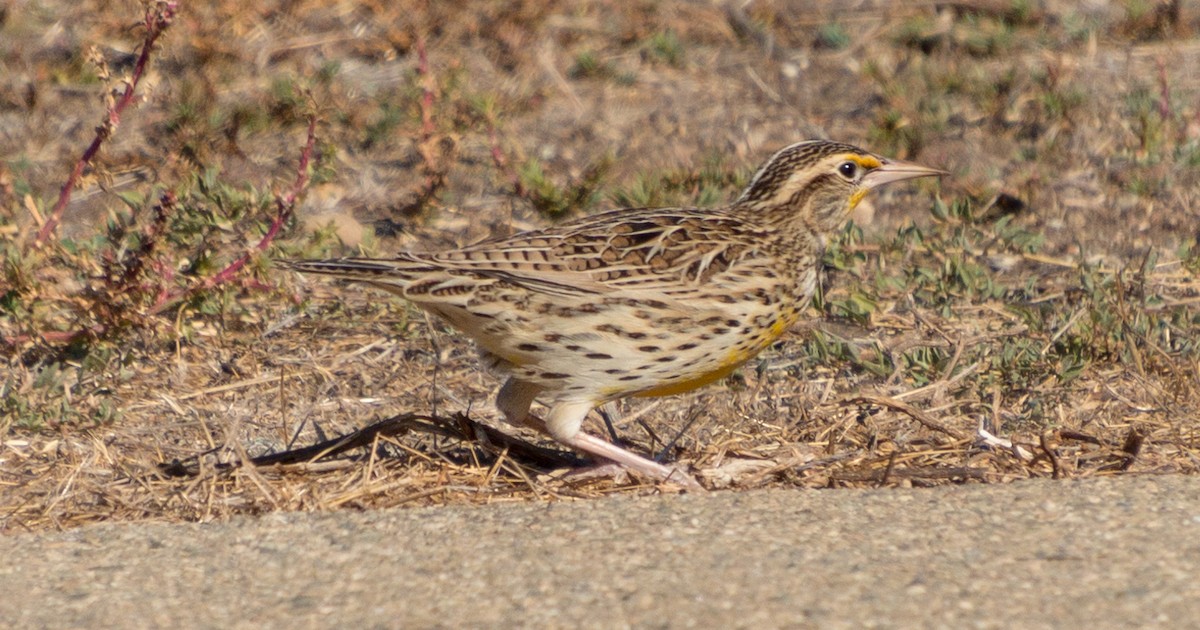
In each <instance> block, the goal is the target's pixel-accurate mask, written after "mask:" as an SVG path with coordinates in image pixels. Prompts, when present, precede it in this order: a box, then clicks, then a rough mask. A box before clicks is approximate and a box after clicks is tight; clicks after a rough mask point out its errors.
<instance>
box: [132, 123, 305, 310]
mask: <svg viewBox="0 0 1200 630" xmlns="http://www.w3.org/2000/svg"><path fill="white" fill-rule="evenodd" d="M316 143H317V117H316V116H315V115H314V116H310V117H309V119H308V140H307V141H306V142H305V144H304V150H303V151H301V152H300V163H299V164H298V165H297V166H296V181H294V182H293V183H292V187H291V189H290V190H288V192H287V194H285V195H282V196H278V195H277V196H276V197H275V206H276V208H278V212H277V213H276V214H275V219H274V220H272V221H271V226H270V227H268V228H267V233H266V234H263V237H262V238H261V239H259V241H258V244H256V245H255V246H254V248H253V249H251V250H250V251H248V252H246V253H245V254H242V255H241V256H239V257H238V258H237V260H234V261H233V262H231V263H229V264H228V265H227V266H226V267H225V268H224V269H222V270H221V271H219V272H217V273H216V274H213V275H212V276H209V277H208V278H206V279H205V280H204V281H203V282H201V283H200V284H198V285H196V286H195V287H193V288H192V289H189V290H188V291H187V292H188V293H190V292H194V291H198V290H201V289H211V288H212V287H215V286H217V285H219V284H223V283H225V282H228V281H229V279H230V278H232V277H233V276H234V274H236V273H237V272H238V271H240V270H241V268H242V267H244V266H246V263H247V262H249V261H250V256H251V255H252V254H254V252H256V251H258V252H261V251H263V250H265V249H266V248H267V247H268V246H270V244H271V243H272V242H273V241H274V240H275V237H276V236H277V235H278V234H279V230H281V229H283V226H284V225H285V224H286V223H287V222H288V219H290V218H292V214H293V213H294V212H295V210H296V200H297V198H299V197H300V193H302V192H304V189H305V188H306V187H307V186H308V163H309V161H310V160H311V159H312V153H313V148H314V147H315V146H316ZM182 293H183V292H178V293H176V294H175V295H173V296H170V297H171V298H174V297H177V296H178V295H180V294H182ZM164 307H165V306H164ZM159 310H161V309H160V308H158V307H157V306H156V307H155V308H154V309H151V311H150V312H151V313H157V312H159Z"/></svg>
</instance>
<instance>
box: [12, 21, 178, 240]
mask: <svg viewBox="0 0 1200 630" xmlns="http://www.w3.org/2000/svg"><path fill="white" fill-rule="evenodd" d="M177 8H178V3H176V2H156V3H155V4H154V5H153V6H152V7H150V8H148V9H146V19H145V22H146V37H145V39H144V40H142V52H141V54H139V55H138V59H137V63H136V64H134V66H133V75H132V76H131V77H130V79H129V81H126V82H125V91H124V92H122V93H121V96H120V98H118V99H117V100H116V102H114V103H113V104H112V105H110V106H109V108H108V115H107V116H106V117H105V119H104V122H103V123H102V124H101V125H100V126H99V127H97V128H96V137H95V138H93V139H92V143H91V144H90V145H88V148H87V150H85V151H84V152H83V155H82V156H80V158H79V161H78V162H76V163H75V168H74V169H72V170H71V174H70V176H68V177H67V181H66V183H64V184H63V187H62V190H61V191H59V193H58V202H56V203H55V204H54V208H53V209H52V210H51V212H50V218H48V219H47V220H46V223H45V224H43V225H42V228H41V229H40V230H38V233H37V237H36V238H35V239H34V241H33V246H34V247H40V246H41V245H42V244H43V243H45V242H46V240H47V239H49V238H50V236H51V235H52V234H54V230H55V229H57V228H58V224H59V223H61V222H62V216H63V212H64V211H65V210H66V209H67V203H68V202H70V201H71V193H72V192H73V191H74V190H75V186H76V185H78V184H79V178H80V177H82V176H83V170H84V169H85V168H87V166H88V164H91V162H92V160H93V159H94V158H95V157H96V153H98V152H99V151H100V145H102V144H104V141H105V140H107V139H109V138H110V137H112V134H113V132H114V131H116V129H117V125H118V124H120V122H121V113H122V112H124V111H125V108H126V107H128V106H129V104H130V103H132V102H133V95H134V92H135V91H136V90H137V86H138V83H139V82H140V81H141V80H142V75H143V74H145V72H146V65H147V64H148V63H149V61H150V52H151V50H153V48H154V42H156V41H158V38H159V36H161V35H162V34H163V32H164V31H166V30H167V27H168V26H170V25H171V22H172V20H174V19H175V11H176V9H177Z"/></svg>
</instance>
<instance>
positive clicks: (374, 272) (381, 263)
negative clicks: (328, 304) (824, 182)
mask: <svg viewBox="0 0 1200 630" xmlns="http://www.w3.org/2000/svg"><path fill="white" fill-rule="evenodd" d="M275 264H277V265H279V266H281V267H283V268H284V269H290V270H292V271H298V272H300V273H311V274H320V275H324V276H333V277H335V278H342V279H345V280H358V281H361V282H386V283H388V284H393V285H400V286H403V285H404V284H406V283H408V282H412V281H413V280H414V279H415V278H416V277H418V276H420V275H422V274H426V273H429V272H430V271H432V270H434V269H435V268H434V267H431V266H430V265H429V264H428V263H423V262H420V261H417V260H406V259H403V258H395V259H382V258H330V259H326V260H277V261H275Z"/></svg>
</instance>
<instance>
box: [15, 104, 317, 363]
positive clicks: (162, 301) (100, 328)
mask: <svg viewBox="0 0 1200 630" xmlns="http://www.w3.org/2000/svg"><path fill="white" fill-rule="evenodd" d="M316 141H317V118H316V116H312V117H310V118H309V120H308V140H307V142H306V143H305V145H304V150H303V151H301V153H300V163H299V164H298V165H297V166H296V180H295V182H293V183H292V187H291V189H289V190H288V192H287V194H284V195H280V196H276V197H275V205H276V207H277V208H278V213H277V214H276V215H275V219H274V220H272V221H271V226H270V227H269V228H267V233H266V234H264V235H263V237H262V238H261V239H259V241H258V243H257V244H256V245H255V246H254V247H253V248H252V249H251V250H250V251H249V252H246V253H245V254H242V255H241V256H239V257H238V258H237V260H234V261H233V262H231V263H229V265H227V266H226V267H225V268H224V269H222V270H221V271H219V272H217V273H216V274H214V275H212V276H209V277H208V278H205V279H204V280H203V281H202V282H199V283H197V284H195V285H193V286H192V287H190V288H187V289H178V290H174V291H166V290H163V291H160V292H159V295H158V299H156V300H155V302H154V305H153V306H151V307H150V310H149V311H148V313H149V314H150V315H156V314H158V313H161V312H163V311H165V310H166V309H168V308H170V307H172V306H174V305H175V304H177V303H178V302H179V300H180V299H181V298H183V297H184V296H185V295H189V294H191V293H195V292H196V291H200V290H204V289H210V288H212V287H215V286H217V285H219V284H223V283H225V282H228V281H229V280H230V279H231V278H233V277H234V275H235V274H237V272H238V271H240V270H241V269H242V267H245V266H246V263H247V262H249V260H250V256H251V255H252V254H253V253H254V252H256V251H263V250H265V249H266V248H267V247H268V246H269V245H270V244H271V242H272V241H274V240H275V237H276V236H278V234H279V231H280V230H281V229H283V226H284V225H285V224H286V223H287V221H288V219H290V218H291V217H292V214H293V213H294V212H295V209H296V200H297V199H298V198H299V197H300V193H302V192H304V189H305V188H306V187H307V186H308V179H309V175H308V163H309V162H310V161H311V159H312V154H313V149H314V148H315V147H316ZM106 332H108V327H107V326H105V325H104V324H96V325H95V326H89V327H87V328H83V329H80V330H74V331H50V332H45V333H42V334H41V335H40V337H41V338H42V339H43V340H44V341H48V342H52V343H71V342H74V341H77V340H79V339H82V338H84V337H88V336H93V337H99V336H101V335H103V334H104V333H106ZM30 337H31V335H18V336H15V337H10V338H5V337H2V336H0V342H2V343H5V344H8V345H9V346H10V347H16V346H17V344H19V343H23V342H25V341H28V340H29V339H30Z"/></svg>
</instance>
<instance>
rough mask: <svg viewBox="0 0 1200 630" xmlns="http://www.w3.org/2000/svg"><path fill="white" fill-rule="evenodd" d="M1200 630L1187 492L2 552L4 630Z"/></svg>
mask: <svg viewBox="0 0 1200 630" xmlns="http://www.w3.org/2000/svg"><path fill="white" fill-rule="evenodd" d="M334 624H337V625H339V626H342V627H364V626H365V627H405V628H417V627H461V626H465V625H471V626H484V625H486V626H512V625H520V626H535V627H589V628H591V627H602V628H620V627H650V628H657V627H704V628H712V627H779V626H788V627H821V628H838V627H845V628H862V627H896V628H900V627H909V628H912V627H921V628H937V627H944V628H970V627H982V628H1001V627H1022V628H1038V627H1047V628H1048V627H1057V628H1084V627H1086V628H1132V627H1163V628H1186V627H1193V628H1194V627H1200V478H1185V477H1157V478H1151V477H1142V478H1130V479H1121V480H1105V481H1088V482H1037V483H1034V482H1027V483H1020V484H1014V485H1008V486H971V487H961V488H942V489H936V490H894V489H889V490H879V491H773V492H751V493H734V492H726V493H716V494H712V495H709V496H694V495H693V496H669V497H646V498H614V499H609V500H602V501H591V502H578V503H558V504H520V505H497V506H489V507H471V508H438V509H407V510H392V511H386V512H373V513H350V512H341V513H337V514H323V515H312V514H283V515H272V516H268V517H264V518H261V519H253V520H251V519H245V520H238V521H234V522H229V523H218V524H205V525H194V524H189V525H158V524H139V525H103V526H96V527H88V528H83V529H78V530H74V531H70V532H67V533H61V534H51V535H19V536H11V537H7V538H3V539H0V626H2V627H8V628H34V627H101V626H107V627H147V626H158V627H163V626H175V627H222V628H225V627H259V626H265V627H283V626H287V627H292V628H307V627H328V626H332V625H334Z"/></svg>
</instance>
